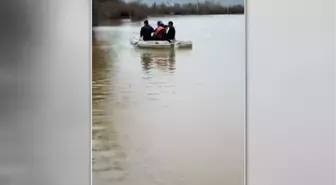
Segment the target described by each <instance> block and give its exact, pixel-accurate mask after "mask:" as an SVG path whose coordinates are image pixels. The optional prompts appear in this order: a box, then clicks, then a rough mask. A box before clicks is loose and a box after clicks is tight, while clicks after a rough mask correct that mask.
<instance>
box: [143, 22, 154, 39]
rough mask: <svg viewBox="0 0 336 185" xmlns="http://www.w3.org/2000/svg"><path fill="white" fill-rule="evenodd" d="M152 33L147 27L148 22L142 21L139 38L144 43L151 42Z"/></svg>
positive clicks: (152, 30)
mask: <svg viewBox="0 0 336 185" xmlns="http://www.w3.org/2000/svg"><path fill="white" fill-rule="evenodd" d="M153 32H154V28H153V27H152V26H150V25H149V23H148V20H145V21H144V25H143V27H142V28H141V30H140V37H142V39H143V40H144V41H148V40H152V33H153Z"/></svg>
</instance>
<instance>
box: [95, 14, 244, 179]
mask: <svg viewBox="0 0 336 185" xmlns="http://www.w3.org/2000/svg"><path fill="white" fill-rule="evenodd" d="M170 19H171V20H172V21H174V24H175V27H176V30H177V39H180V40H192V41H193V49H192V50H175V51H174V50H168V51H162V50H161V51H160V50H139V49H135V48H133V47H132V46H131V45H130V44H129V39H130V37H131V36H132V35H137V34H138V33H139V29H140V26H141V23H130V22H125V23H123V24H121V25H118V26H110V27H108V26H107V27H97V28H94V31H95V35H96V38H97V41H96V42H95V43H94V46H93V49H92V50H93V64H92V67H93V72H92V73H93V80H92V98H93V99H92V104H93V110H92V111H93V127H92V130H93V136H92V137H93V141H92V147H93V152H92V156H93V184H94V185H100V184H102V185H104V184H113V185H151V184H153V185H154V184H159V185H205V184H209V185H210V184H211V185H243V180H244V179H243V177H244V175H243V174H244V171H243V170H244V168H243V167H244V79H245V19H244V16H243V15H230V16H186V17H172V18H170ZM156 20H158V19H150V20H149V21H150V22H151V23H153V24H155V22H156ZM162 21H164V22H167V21H169V18H162Z"/></svg>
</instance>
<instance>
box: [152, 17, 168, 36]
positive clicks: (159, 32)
mask: <svg viewBox="0 0 336 185" xmlns="http://www.w3.org/2000/svg"><path fill="white" fill-rule="evenodd" d="M165 34H166V28H165V25H164V24H163V22H162V21H158V22H157V28H156V29H155V30H154V35H153V39H154V40H165Z"/></svg>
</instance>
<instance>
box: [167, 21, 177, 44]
mask: <svg viewBox="0 0 336 185" xmlns="http://www.w3.org/2000/svg"><path fill="white" fill-rule="evenodd" d="M166 30H167V31H166V35H165V36H166V39H167V40H168V41H169V42H171V41H174V40H175V27H174V24H173V22H172V21H169V22H168V27H167V28H166Z"/></svg>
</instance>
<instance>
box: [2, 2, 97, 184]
mask: <svg viewBox="0 0 336 185" xmlns="http://www.w3.org/2000/svg"><path fill="white" fill-rule="evenodd" d="M0 14H1V16H0V23H1V26H2V27H1V29H0V37H1V41H2V42H1V44H0V57H1V60H0V65H1V68H0V70H1V72H0V75H1V78H0V83H1V86H0V88H1V89H0V102H1V103H0V116H1V122H0V123H1V124H0V146H1V150H0V184H1V185H9V184H10V185H21V184H26V185H49V184H50V185H59V184H62V185H68V184H69V185H70V184H71V185H73V184H80V185H88V184H90V173H91V171H90V164H91V158H90V151H91V145H90V133H91V127H90V126H91V122H90V117H91V109H90V106H91V103H90V102H91V101H90V98H91V94H90V92H91V89H90V83H91V78H90V73H91V71H90V60H91V58H90V56H91V55H90V38H91V31H90V30H91V23H90V19H91V17H90V2H89V1H81V0H73V1H65V0H60V1H51V0H29V1H28V0H25V1H17V0H13V1H2V2H0Z"/></svg>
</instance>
